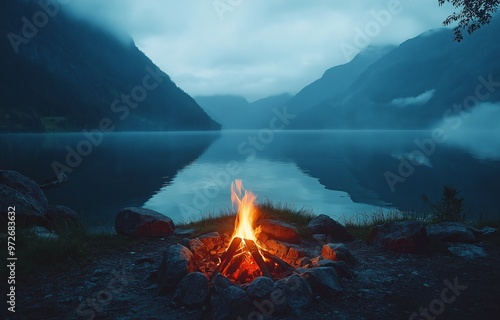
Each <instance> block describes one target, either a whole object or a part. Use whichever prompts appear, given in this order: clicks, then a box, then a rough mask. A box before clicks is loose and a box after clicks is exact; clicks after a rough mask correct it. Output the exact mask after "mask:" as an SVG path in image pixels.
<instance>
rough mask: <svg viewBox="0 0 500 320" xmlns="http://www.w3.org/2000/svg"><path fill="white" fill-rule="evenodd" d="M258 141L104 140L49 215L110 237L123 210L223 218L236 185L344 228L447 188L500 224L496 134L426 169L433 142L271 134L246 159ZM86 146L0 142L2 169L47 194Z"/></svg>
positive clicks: (407, 137)
mask: <svg viewBox="0 0 500 320" xmlns="http://www.w3.org/2000/svg"><path fill="white" fill-rule="evenodd" d="M257 134H258V132H257V131H223V132H221V133H217V132H215V133H205V132H199V133H115V134H109V135H105V137H104V139H103V143H102V145H100V146H99V147H98V148H95V150H94V151H93V153H92V154H90V155H89V156H88V157H85V158H84V159H83V161H82V163H81V165H80V166H78V167H76V168H75V169H74V171H73V172H72V173H71V174H70V175H69V178H70V180H69V182H68V183H66V184H63V185H61V186H59V187H57V188H54V189H51V190H48V191H47V197H48V199H49V203H50V204H63V205H67V206H69V207H71V208H73V209H74V210H76V211H78V212H79V213H80V214H81V217H82V219H83V220H84V221H86V223H87V224H88V225H89V226H91V227H99V226H100V227H102V226H104V227H106V226H107V227H111V226H113V223H114V218H115V216H116V214H117V213H118V211H119V210H120V209H121V208H123V207H126V206H144V207H146V208H150V209H154V210H157V211H159V212H161V213H163V214H166V215H168V216H170V217H172V218H173V219H174V220H175V221H178V222H179V221H188V220H196V219H198V218H200V217H202V216H203V215H204V214H207V213H218V212H220V211H228V210H230V208H231V202H230V195H229V193H230V182H231V181H233V180H234V179H242V180H243V183H244V185H245V187H246V188H247V189H248V190H251V191H253V192H254V193H255V194H256V195H257V200H258V201H259V202H264V201H267V200H269V201H272V202H274V203H282V204H287V205H289V206H291V207H294V208H299V209H300V208H305V209H308V210H311V211H313V212H314V213H315V214H327V215H330V216H332V217H334V218H336V219H339V220H341V221H343V220H346V219H350V218H352V217H354V218H355V217H356V216H357V215H366V214H371V213H374V212H375V211H377V210H379V209H380V208H382V209H384V210H389V209H391V208H392V209H400V210H413V211H418V212H429V208H428V207H426V205H425V204H423V203H422V201H421V200H420V197H421V195H423V194H426V195H428V196H429V197H430V198H431V199H434V200H438V199H439V197H440V196H441V190H442V188H443V186H444V185H451V186H453V187H455V188H457V189H458V190H460V191H461V195H462V196H463V197H464V198H465V206H466V208H467V209H468V210H469V211H470V212H471V213H473V214H479V213H480V214H483V215H491V216H496V217H497V216H498V213H499V212H500V203H499V202H498V201H496V199H497V197H498V194H500V190H499V186H498V181H500V157H499V156H498V155H499V153H498V137H499V136H498V132H496V131H489V132H475V133H474V134H469V135H467V136H468V137H469V138H470V141H471V143H470V144H468V143H466V142H464V141H467V140H464V139H460V141H461V142H462V143H456V141H455V140H454V139H452V138H451V135H450V139H449V140H447V141H445V142H444V143H439V144H436V145H435V150H433V152H432V154H429V155H428V156H425V158H417V157H414V156H413V155H415V154H416V153H415V152H414V151H415V150H420V149H419V147H418V145H417V144H416V143H415V141H416V140H418V141H420V142H425V141H427V140H426V139H429V138H430V137H431V136H432V132H431V131H290V132H281V133H276V134H275V136H274V138H273V140H272V141H270V142H269V143H267V144H263V145H262V147H263V148H259V149H261V150H257V149H255V148H254V150H253V151H250V150H251V149H252V148H253V147H251V146H250V145H245V148H241V144H242V143H244V142H245V141H248V138H249V137H252V136H256V135H257ZM478 135H479V136H481V138H480V139H478V138H477V137H478ZM81 138H82V136H81V135H80V134H48V135H2V136H0V147H1V149H2V150H3V152H2V154H1V156H0V163H1V164H2V168H3V169H12V170H17V171H19V172H21V173H23V174H25V175H27V176H30V177H32V178H33V179H35V180H36V181H37V182H38V183H42V182H43V181H44V180H46V179H49V178H51V177H52V175H53V173H52V171H51V163H52V162H53V161H61V160H64V157H65V153H64V147H65V146H66V145H75V144H76V143H77V142H78V141H80V140H81ZM21 141H22V143H21ZM474 141H475V143H473V142H474ZM242 150H244V151H245V150H246V151H247V152H248V154H242V153H241V152H240V151H242ZM412 154H413V155H412ZM405 160H406V161H405ZM417 160H418V161H417ZM403 162H404V163H410V164H411V165H412V167H413V172H412V174H411V175H409V176H407V177H402V178H403V179H404V182H397V183H395V184H394V185H393V187H394V192H392V191H391V188H390V185H389V184H388V181H387V179H386V177H385V173H386V172H392V173H393V174H395V175H399V172H398V170H399V167H400V165H401V163H403Z"/></svg>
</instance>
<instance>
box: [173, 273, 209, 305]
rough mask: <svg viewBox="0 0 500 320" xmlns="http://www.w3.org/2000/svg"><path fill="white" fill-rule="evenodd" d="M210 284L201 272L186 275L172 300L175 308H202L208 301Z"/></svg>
mask: <svg viewBox="0 0 500 320" xmlns="http://www.w3.org/2000/svg"><path fill="white" fill-rule="evenodd" d="M209 293H210V284H209V281H208V278H207V277H206V276H205V275H204V274H203V273H201V272H192V273H189V274H188V275H186V276H185V277H184V278H182V280H181V281H180V282H179V284H178V285H177V287H176V288H175V293H174V296H173V298H172V303H173V304H174V306H184V307H188V308H200V307H202V306H203V305H204V304H205V302H206V301H207V299H208V296H209Z"/></svg>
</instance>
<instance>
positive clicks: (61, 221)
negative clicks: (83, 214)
mask: <svg viewBox="0 0 500 320" xmlns="http://www.w3.org/2000/svg"><path fill="white" fill-rule="evenodd" d="M46 217H47V219H49V221H50V225H51V226H52V227H53V228H54V229H56V230H61V229H63V230H73V229H75V228H76V227H77V226H78V213H76V212H75V211H73V210H71V209H70V208H68V207H65V206H51V207H49V208H48V209H47V214H46Z"/></svg>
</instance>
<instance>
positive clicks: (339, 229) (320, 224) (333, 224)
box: [307, 214, 354, 242]
mask: <svg viewBox="0 0 500 320" xmlns="http://www.w3.org/2000/svg"><path fill="white" fill-rule="evenodd" d="M307 228H308V229H309V230H311V232H312V233H313V234H326V235H327V237H328V239H329V241H335V242H349V241H353V240H354V236H353V235H352V234H350V233H349V231H347V229H346V228H345V227H344V226H343V225H341V224H340V223H338V222H337V221H335V220H333V219H332V218H330V217H329V216H327V215H324V214H320V215H319V216H317V217H315V218H314V219H312V220H311V221H310V222H309V224H308V225H307Z"/></svg>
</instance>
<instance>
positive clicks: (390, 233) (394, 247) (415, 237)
mask: <svg viewBox="0 0 500 320" xmlns="http://www.w3.org/2000/svg"><path fill="white" fill-rule="evenodd" d="M368 243H369V244H374V245H378V246H381V247H383V248H384V249H386V250H390V251H396V252H402V253H425V252H427V250H428V243H429V239H428V238H427V233H426V231H425V227H424V225H423V223H421V222H419V221H402V222H399V221H397V222H388V223H385V224H383V225H378V226H375V227H373V228H371V229H370V232H369V233H368Z"/></svg>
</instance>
